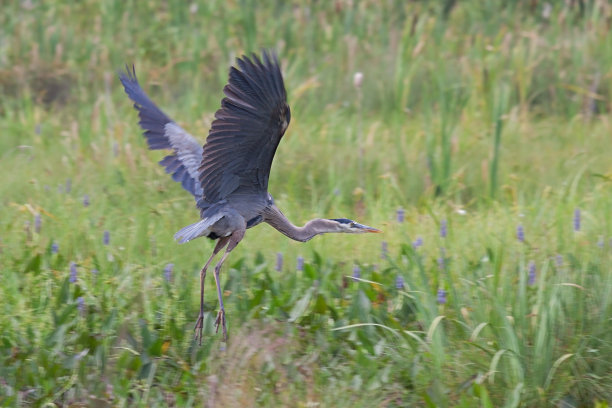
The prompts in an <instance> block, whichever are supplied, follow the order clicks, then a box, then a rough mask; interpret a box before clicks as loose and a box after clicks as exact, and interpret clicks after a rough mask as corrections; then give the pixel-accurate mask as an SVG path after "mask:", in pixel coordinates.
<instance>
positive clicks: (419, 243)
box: [412, 237, 423, 249]
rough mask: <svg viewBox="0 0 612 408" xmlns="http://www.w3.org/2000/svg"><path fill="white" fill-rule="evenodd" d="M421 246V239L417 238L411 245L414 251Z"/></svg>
mask: <svg viewBox="0 0 612 408" xmlns="http://www.w3.org/2000/svg"><path fill="white" fill-rule="evenodd" d="M422 246H423V238H421V237H417V239H416V240H415V241H414V242H413V243H412V247H413V248H414V249H417V248H419V247H422Z"/></svg>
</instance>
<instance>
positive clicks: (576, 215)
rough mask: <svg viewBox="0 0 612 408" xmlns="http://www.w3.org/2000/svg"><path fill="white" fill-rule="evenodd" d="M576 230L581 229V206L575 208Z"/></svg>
mask: <svg viewBox="0 0 612 408" xmlns="http://www.w3.org/2000/svg"><path fill="white" fill-rule="evenodd" d="M574 231H576V232H578V231H580V208H576V209H575V210H574Z"/></svg>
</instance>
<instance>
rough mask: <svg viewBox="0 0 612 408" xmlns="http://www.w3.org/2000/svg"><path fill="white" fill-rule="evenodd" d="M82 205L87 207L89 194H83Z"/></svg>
mask: <svg viewBox="0 0 612 408" xmlns="http://www.w3.org/2000/svg"><path fill="white" fill-rule="evenodd" d="M83 207H89V194H85V195H84V196H83Z"/></svg>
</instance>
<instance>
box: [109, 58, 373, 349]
mask: <svg viewBox="0 0 612 408" xmlns="http://www.w3.org/2000/svg"><path fill="white" fill-rule="evenodd" d="M237 66H238V68H236V67H232V68H231V69H230V74H229V83H228V84H227V85H226V86H225V88H224V93H225V98H223V100H222V102H221V109H219V110H218V111H217V112H216V113H215V120H214V121H213V123H212V125H211V129H210V132H209V135H208V138H207V139H206V144H205V145H204V146H203V147H202V146H201V145H200V144H199V143H198V142H197V141H196V140H195V139H194V138H193V137H192V136H191V135H190V134H188V133H187V132H185V130H183V129H182V128H181V127H180V126H179V125H177V124H176V123H175V122H174V121H172V120H171V119H170V118H169V117H168V116H166V115H165V114H164V113H163V112H162V111H161V110H160V109H159V108H158V107H157V106H155V104H154V103H153V102H152V101H151V100H150V99H149V97H148V96H147V95H146V94H145V92H144V91H143V90H142V88H140V85H139V84H138V81H137V79H136V74H135V71H134V69H132V71H130V70H129V69H128V70H127V73H123V74H121V75H120V80H121V82H122V83H123V86H124V88H125V91H126V93H127V94H128V96H129V97H130V98H131V99H132V100H133V101H134V106H135V108H136V109H137V110H138V111H139V116H140V126H141V127H142V128H143V129H144V131H145V132H144V135H145V137H146V139H147V142H148V145H149V148H150V149H167V150H172V151H173V153H172V154H170V155H168V156H166V157H165V158H164V159H163V160H161V161H160V164H161V165H162V166H164V167H165V168H166V172H167V173H169V174H171V175H172V178H173V179H174V180H175V181H177V182H180V183H181V184H182V186H183V188H184V189H185V190H187V191H188V192H190V193H191V194H192V195H193V196H194V198H195V200H196V203H197V207H198V208H199V210H200V221H198V222H196V223H195V224H191V225H189V226H187V227H185V228H183V229H181V230H180V231H178V232H177V233H176V234H175V239H177V240H179V242H181V243H184V242H188V241H191V240H193V239H195V238H198V237H203V236H204V237H208V238H210V239H214V240H217V244H216V245H215V248H214V250H213V254H212V255H211V257H210V258H209V259H208V261H207V262H206V264H205V265H204V267H203V268H202V271H201V282H200V284H201V290H200V315H199V317H198V322H197V323H196V337H199V339H200V342H201V339H202V324H203V314H204V278H205V276H206V270H207V269H208V266H209V264H210V263H211V261H212V259H213V258H214V256H215V255H216V254H217V253H219V252H220V251H221V250H222V249H223V248H226V249H225V253H224V254H223V256H222V258H221V260H220V261H219V262H218V263H217V265H216V267H215V281H216V284H217V295H218V298H219V306H220V310H219V314H218V315H217V320H216V326H217V330H218V328H219V326H220V325H222V327H223V335H224V339H226V337H227V334H226V327H225V310H224V308H223V296H222V293H221V287H220V284H219V272H220V269H221V266H222V265H223V262H224V261H225V259H226V257H227V256H228V254H229V253H230V252H231V251H232V250H233V249H234V248H235V247H236V245H238V243H239V242H240V241H241V240H242V238H243V237H244V234H245V232H246V230H247V229H248V228H252V227H254V226H256V225H258V224H260V223H262V222H266V223H268V224H270V225H271V226H273V227H274V228H276V229H277V230H278V231H280V232H281V233H283V234H284V235H286V236H288V237H289V238H292V239H295V240H297V241H302V242H303V241H308V240H309V239H311V238H312V237H314V236H316V235H318V234H323V233H328V232H349V233H358V232H380V231H378V230H377V229H375V228H371V227H367V226H365V225H361V224H358V223H356V222H354V221H351V220H348V219H345V218H340V219H322V218H317V219H314V220H311V221H309V222H308V223H306V225H304V226H303V227H296V226H295V225H293V224H292V223H291V222H290V221H289V220H288V219H287V218H286V217H285V216H284V215H283V213H282V212H281V211H280V209H278V207H276V205H275V204H274V200H273V198H272V196H271V195H270V193H269V192H268V178H269V175H270V167H271V165H272V160H273V158H274V154H275V152H276V148H277V146H278V143H279V142H280V140H281V138H282V137H283V135H284V134H285V131H286V130H287V127H288V126H289V122H290V120H291V113H290V109H289V105H288V104H287V96H286V91H285V87H284V84H283V78H282V75H281V71H280V67H279V64H278V60H277V59H276V56H274V55H270V54H268V53H266V52H264V54H263V59H262V60H260V59H259V58H258V57H257V56H255V55H253V56H252V57H251V58H248V57H244V56H243V57H242V58H239V59H238V60H237Z"/></svg>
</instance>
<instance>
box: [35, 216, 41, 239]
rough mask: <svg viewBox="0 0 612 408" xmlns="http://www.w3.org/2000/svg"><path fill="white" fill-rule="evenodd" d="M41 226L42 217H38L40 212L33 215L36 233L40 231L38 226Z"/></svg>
mask: <svg viewBox="0 0 612 408" xmlns="http://www.w3.org/2000/svg"><path fill="white" fill-rule="evenodd" d="M41 226H42V219H41V217H40V214H36V216H34V231H36V233H37V234H38V233H40V227H41Z"/></svg>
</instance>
